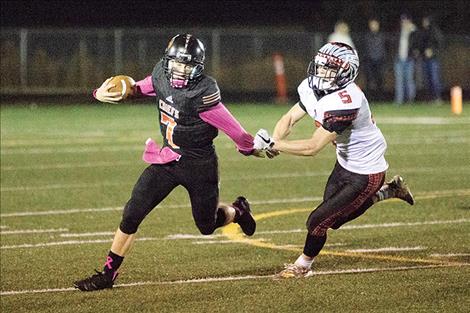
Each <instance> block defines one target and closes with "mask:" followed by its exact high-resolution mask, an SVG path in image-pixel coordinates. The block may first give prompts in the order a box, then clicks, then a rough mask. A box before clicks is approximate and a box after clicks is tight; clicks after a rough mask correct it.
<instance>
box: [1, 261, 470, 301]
mask: <svg viewBox="0 0 470 313" xmlns="http://www.w3.org/2000/svg"><path fill="white" fill-rule="evenodd" d="M468 265H470V264H464V265H455V264H438V265H418V266H398V267H382V268H380V267H379V268H357V269H344V270H334V271H317V272H313V275H314V276H323V275H346V274H362V273H377V272H396V271H407V270H420V269H432V268H440V267H461V266H468ZM271 278H273V275H247V276H228V277H208V278H196V279H187V280H174V281H143V282H134V283H124V284H116V285H114V288H126V287H137V286H165V285H185V284H198V283H215V282H225V281H241V280H255V279H271ZM69 291H74V292H78V290H77V289H75V288H46V289H24V290H9V291H2V292H0V295H1V296H14V295H25V294H38V293H60V292H69Z"/></svg>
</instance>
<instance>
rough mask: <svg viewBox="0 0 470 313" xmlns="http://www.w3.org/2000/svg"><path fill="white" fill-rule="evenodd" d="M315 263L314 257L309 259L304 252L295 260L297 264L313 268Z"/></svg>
mask: <svg viewBox="0 0 470 313" xmlns="http://www.w3.org/2000/svg"><path fill="white" fill-rule="evenodd" d="M312 263H313V259H310V258H309V259H307V258H306V257H305V255H304V254H301V255H300V256H299V257H298V258H297V260H296V261H295V262H294V264H295V265H297V266H301V267H305V268H311V267H312Z"/></svg>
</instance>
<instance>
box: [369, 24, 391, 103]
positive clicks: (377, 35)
mask: <svg viewBox="0 0 470 313" xmlns="http://www.w3.org/2000/svg"><path fill="white" fill-rule="evenodd" d="M368 24H369V31H368V32H367V34H366V36H365V39H364V66H365V74H366V91H367V92H368V94H369V97H370V98H371V99H372V100H377V99H380V98H382V97H383V75H384V64H385V49H386V48H385V36H384V34H383V33H382V32H381V31H380V22H379V20H378V19H377V18H370V19H369V23H368Z"/></svg>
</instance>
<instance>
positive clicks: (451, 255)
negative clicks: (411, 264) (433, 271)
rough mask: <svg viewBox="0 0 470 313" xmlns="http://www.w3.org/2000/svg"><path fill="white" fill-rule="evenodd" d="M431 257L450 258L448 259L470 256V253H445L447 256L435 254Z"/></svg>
mask: <svg viewBox="0 0 470 313" xmlns="http://www.w3.org/2000/svg"><path fill="white" fill-rule="evenodd" d="M429 256H430V257H433V258H448V257H461V256H470V253H445V254H440V253H433V254H431V255H429Z"/></svg>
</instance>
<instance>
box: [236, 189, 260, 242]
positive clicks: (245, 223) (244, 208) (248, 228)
mask: <svg viewBox="0 0 470 313" xmlns="http://www.w3.org/2000/svg"><path fill="white" fill-rule="evenodd" d="M232 206H233V207H234V208H235V210H236V211H237V212H236V214H235V220H234V222H235V223H237V224H238V225H240V227H241V228H242V230H243V232H244V233H245V235H247V236H252V235H253V234H254V233H255V230H256V221H255V219H254V218H253V215H251V210H250V204H249V203H248V200H246V198H245V197H241V196H240V197H238V198H237V199H236V200H235V202H233V203H232Z"/></svg>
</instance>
